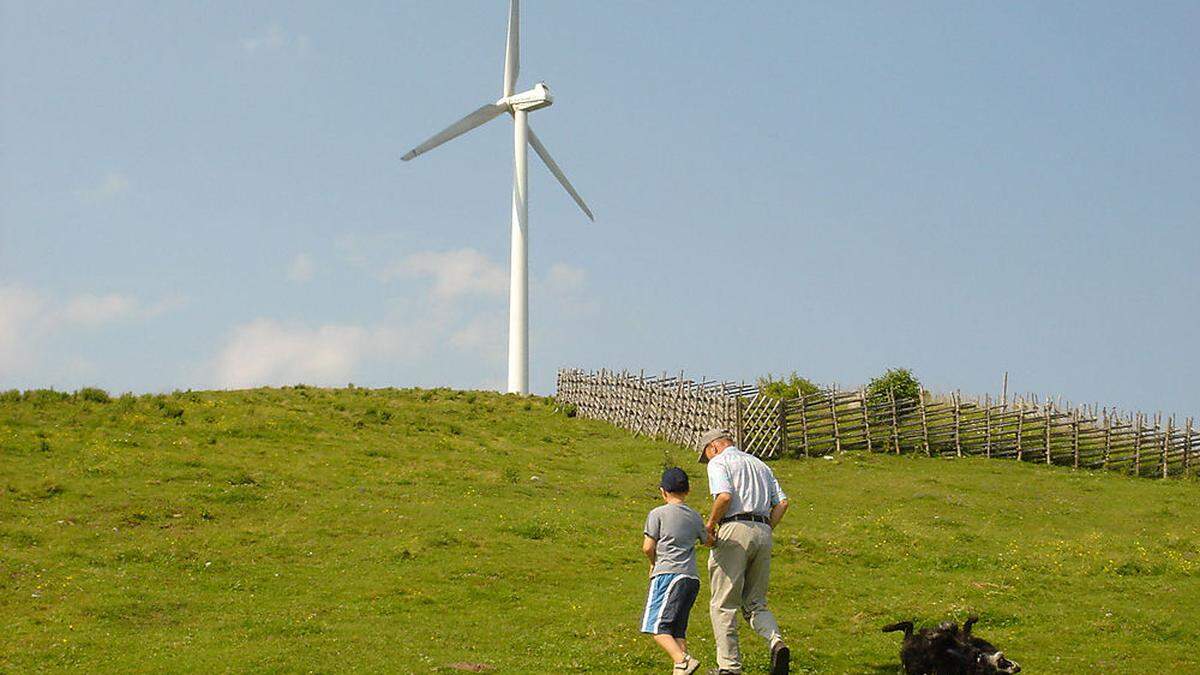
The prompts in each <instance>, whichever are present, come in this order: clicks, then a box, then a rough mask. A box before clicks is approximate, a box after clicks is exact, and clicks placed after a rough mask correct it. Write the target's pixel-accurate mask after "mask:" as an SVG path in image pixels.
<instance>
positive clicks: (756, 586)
mask: <svg viewBox="0 0 1200 675" xmlns="http://www.w3.org/2000/svg"><path fill="white" fill-rule="evenodd" d="M708 576H709V586H710V587H711V588H712V600H711V601H710V602H709V606H708V611H709V615H710V616H711V618H712V627H713V639H714V640H715V641H716V643H717V667H719V668H722V669H724V670H732V671H734V672H741V670H742V657H741V652H740V650H739V649H738V611H739V610H740V611H741V612H742V614H743V615H745V617H746V621H748V622H749V623H750V627H751V628H753V629H754V632H756V633H758V634H759V635H761V636H763V638H764V639H766V640H767V641H768V642H770V641H772V640H774V639H775V637H776V636H778V635H779V624H778V623H776V622H775V616H774V615H772V614H771V612H770V611H769V610H768V609H767V585H768V584H769V583H770V580H771V526H770V525H766V524H764V523H755V522H750V521H736V520H735V521H732V522H728V523H725V524H724V525H722V526H721V527H720V529H718V530H717V543H716V545H714V546H713V549H712V553H710V554H709V556H708Z"/></svg>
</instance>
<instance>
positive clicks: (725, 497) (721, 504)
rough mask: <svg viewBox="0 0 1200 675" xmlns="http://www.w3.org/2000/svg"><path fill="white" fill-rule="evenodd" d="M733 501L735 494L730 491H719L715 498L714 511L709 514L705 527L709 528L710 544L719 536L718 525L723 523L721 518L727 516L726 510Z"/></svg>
mask: <svg viewBox="0 0 1200 675" xmlns="http://www.w3.org/2000/svg"><path fill="white" fill-rule="evenodd" d="M732 501H733V495H731V494H729V493H728V492H721V493H719V494H718V495H717V496H716V498H715V499H713V505H712V513H710V514H709V515H708V523H707V524H706V525H705V526H704V529H706V530H708V539H709V545H710V546H711V545H712V542H713V541H715V540H716V538H717V527H718V526H719V525H720V524H721V519H722V518H724V517H725V512H726V511H728V510H729V502H732Z"/></svg>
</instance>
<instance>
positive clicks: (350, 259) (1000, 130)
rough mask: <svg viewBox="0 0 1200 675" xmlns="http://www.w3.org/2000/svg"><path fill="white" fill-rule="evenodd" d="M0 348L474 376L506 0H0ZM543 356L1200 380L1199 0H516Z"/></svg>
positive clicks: (815, 369)
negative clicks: (475, 122) (487, 110)
mask: <svg viewBox="0 0 1200 675" xmlns="http://www.w3.org/2000/svg"><path fill="white" fill-rule="evenodd" d="M0 8H2V9H0V12H2V13H0V387H33V386H55V387H59V388H75V387H77V386H81V385H85V384H98V385H100V386H104V387H107V388H110V389H113V390H117V391H122V390H134V391H157V390H169V389H173V388H188V387H191V388H201V387H239V386H247V385H253V384H286V383H293V382H299V381H303V382H308V383H314V384H345V383H346V382H351V381H353V382H355V383H356V384H361V385H370V386H387V385H397V386H408V385H419V386H430V385H442V384H444V385H450V386H456V387H492V388H498V387H501V386H502V385H503V382H504V379H505V368H506V365H505V349H506V339H507V333H506V312H507V270H508V228H509V226H508V209H509V199H510V185H511V180H512V166H511V124H510V123H509V122H508V121H507V117H502V118H499V119H498V120H497V121H494V122H492V123H490V124H489V125H487V126H485V127H483V128H481V129H478V130H476V131H474V132H471V133H470V134H469V135H467V136H464V137H462V138H460V139H457V140H455V141H453V142H451V143H449V144H447V145H446V146H443V147H441V148H438V149H436V150H434V151H433V152H431V153H429V154H428V155H425V156H422V157H420V158H418V159H417V160H415V161H413V162H409V163H403V162H400V161H399V157H400V155H401V154H403V153H404V152H405V151H407V150H408V149H409V148H411V147H412V146H413V145H415V144H416V143H418V142H420V141H421V140H423V139H424V138H426V137H427V136H428V135H430V134H432V133H433V132H435V131H437V130H439V129H441V128H442V127H444V126H445V125H447V124H448V123H450V122H451V121H453V120H455V119H457V118H458V117H459V116H461V115H463V114H465V113H466V112H468V111H470V110H473V109H474V108H476V107H478V106H479V105H480V104H482V103H484V102H489V101H492V100H495V99H496V98H497V97H498V96H499V95H500V87H501V72H502V69H503V43H504V25H505V17H506V12H507V8H506V3H505V2H503V1H502V0H496V1H494V2H478V1H476V2H436V3H434V2H423V3H397V2H376V3H370V2H362V3H354V4H353V5H352V6H342V5H338V4H335V3H309V2H257V3H194V4H190V5H189V4H185V3H149V2H109V3H98V2H96V3H80V2H70V3H68V2H45V3H42V2H38V3H34V2H12V1H10V0H0ZM523 10H524V11H523V14H524V16H523V25H522V29H523V43H522V73H521V80H520V85H522V88H524V87H528V86H531V85H532V84H534V83H535V82H537V81H539V80H544V81H545V82H547V83H548V84H549V85H550V87H551V88H552V90H553V92H554V95H555V104H554V106H552V107H551V108H548V109H546V110H542V111H538V112H535V113H533V114H532V115H531V123H532V125H533V126H534V127H535V128H536V129H537V131H538V133H539V135H540V136H541V138H542V139H543V141H544V142H545V143H546V144H547V145H548V147H549V148H550V150H551V152H552V153H553V154H554V155H555V157H556V159H557V160H558V161H559V163H560V164H561V165H562V166H563V167H564V169H565V170H566V172H567V174H568V175H569V176H570V177H571V179H572V181H573V182H574V183H575V185H576V187H577V188H578V189H579V190H580V191H581V192H582V193H583V195H584V197H585V198H586V199H587V200H588V202H589V204H590V205H591V206H592V208H593V210H594V211H595V212H596V215H597V221H596V223H595V224H590V223H588V222H587V220H586V219H585V218H584V217H583V216H582V215H581V214H579V213H578V211H577V210H576V207H575V206H574V204H573V203H572V202H571V201H570V198H569V197H568V196H567V195H566V194H565V193H564V192H563V191H562V190H561V189H560V188H559V187H558V186H557V185H556V184H555V183H554V181H553V178H552V177H551V176H550V175H549V173H548V172H547V171H546V170H545V169H544V167H542V166H541V165H540V164H538V163H536V159H535V158H533V157H532V156H531V169H530V174H531V178H530V180H531V187H530V193H531V206H530V232H531V235H530V236H531V244H530V259H531V269H532V299H531V324H532V329H531V331H532V333H531V351H532V369H531V371H532V372H531V381H532V385H533V388H534V389H535V390H536V391H539V392H542V393H549V392H550V391H551V390H552V388H553V377H554V371H555V369H556V368H557V367H559V366H564V365H577V366H582V367H602V366H603V367H615V368H631V369H635V370H636V369H639V368H646V369H647V370H651V371H658V370H671V371H677V370H679V369H687V370H688V371H689V372H691V373H694V374H696V375H707V376H709V377H728V378H733V379H742V378H746V379H750V378H753V377H754V376H755V375H758V374H761V373H764V372H767V371H774V372H779V371H790V370H797V371H799V372H801V373H803V374H805V375H807V376H809V377H810V378H812V379H814V380H817V381H820V382H825V383H830V382H837V383H840V384H842V385H855V384H859V383H862V382H864V381H866V380H867V379H869V378H870V377H871V376H872V375H875V374H877V373H879V372H880V371H882V370H883V369H885V368H886V367H889V366H906V367H910V368H913V369H914V370H915V371H916V372H917V374H918V375H919V376H921V377H922V379H923V380H924V381H925V383H926V384H927V385H928V386H930V387H932V388H935V389H940V390H948V389H954V388H961V389H962V390H963V391H964V392H971V393H984V392H988V391H996V390H998V388H999V383H1000V379H1001V376H1002V374H1003V373H1004V372H1005V371H1008V372H1009V374H1010V375H1009V376H1010V382H1011V385H1010V386H1011V389H1012V390H1016V391H1021V392H1025V391H1033V392H1037V393H1039V394H1045V393H1054V394H1061V395H1063V396H1065V397H1067V398H1070V399H1073V400H1076V401H1080V402H1084V401H1086V402H1092V401H1098V402H1100V403H1101V404H1115V405H1120V406H1122V407H1128V408H1140V409H1144V410H1149V411H1154V410H1159V409H1162V410H1164V411H1174V412H1179V413H1181V414H1194V413H1196V412H1200V387H1198V386H1197V384H1196V383H1197V382H1200V356H1198V355H1200V352H1198V351H1197V349H1196V343H1197V335H1198V334H1200V312H1198V311H1197V309H1198V307H1200V266H1197V264H1196V263H1197V254H1198V253H1200V230H1198V228H1197V225H1198V221H1200V218H1198V216H1200V189H1197V186H1198V185H1200V133H1198V132H1200V122H1198V120H1200V87H1197V85H1196V83H1197V82H1200V42H1198V41H1197V40H1196V39H1195V27H1196V26H1197V25H1200V5H1197V4H1195V3H1170V2H1158V3H1152V4H1150V5H1145V4H1142V3H1123V4H1121V3H1103V2H1055V3H957V2H945V3H935V2H927V3H893V2H862V3H825V4H820V5H817V4H809V3H792V2H786V3H784V2H780V3H767V2H763V3H752V4H745V3H693V2H687V3H685V2H670V3H644V2H603V3H598V2H594V3H582V2H545V1H544V0H528V1H527V2H526V3H525V4H524V7H523Z"/></svg>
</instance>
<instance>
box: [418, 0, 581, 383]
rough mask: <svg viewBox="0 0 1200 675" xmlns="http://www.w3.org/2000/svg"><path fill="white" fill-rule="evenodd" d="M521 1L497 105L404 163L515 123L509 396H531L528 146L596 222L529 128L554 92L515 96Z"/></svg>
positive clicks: (514, 4) (512, 14)
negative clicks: (479, 131) (482, 129)
mask: <svg viewBox="0 0 1200 675" xmlns="http://www.w3.org/2000/svg"><path fill="white" fill-rule="evenodd" d="M518 2H519V0H510V2H509V6H508V40H507V44H506V47H505V52H504V89H503V96H501V97H500V98H499V99H498V100H497V101H496V102H495V103H486V104H484V105H482V106H480V107H479V108H478V109H477V110H475V111H474V112H472V113H470V114H469V115H467V116H466V117H464V118H462V119H460V120H459V121H457V122H455V123H454V124H451V125H450V126H448V127H446V128H445V129H443V130H442V131H439V132H438V133H436V134H434V135H433V137H432V138H430V139H429V140H427V141H425V142H424V143H422V144H420V145H418V146H417V147H415V148H413V149H412V150H409V151H408V153H407V154H405V155H404V156H403V157H401V158H400V159H402V160H404V161H406V162H407V161H408V160H410V159H413V158H414V157H416V156H417V155H421V154H423V153H426V152H429V151H430V150H432V149H434V148H436V147H437V146H439V145H441V144H443V143H445V142H446V141H449V140H451V139H453V138H457V137H458V136H461V135H463V134H465V133H467V132H468V131H470V130H472V129H474V128H475V127H478V126H481V125H483V124H485V123H487V122H489V121H491V120H493V119H495V118H496V117H499V116H500V115H501V114H503V113H508V114H510V115H512V118H513V199H512V254H511V258H510V265H511V268H510V271H509V286H508V391H509V393H517V394H528V393H529V264H528V253H529V246H528V235H529V192H528V191H527V189H526V186H527V184H528V182H529V181H528V179H529V171H528V164H527V163H526V159H527V157H528V153H527V146H533V151H534V152H536V153H537V154H538V157H541V158H542V161H543V162H545V163H546V168H548V169H550V173H552V174H554V177H555V178H557V179H558V182H559V183H561V184H562V186H563V187H564V188H565V189H566V190H567V193H568V194H570V195H571V198H572V199H574V200H575V203H576V204H578V205H579V208H581V209H583V212H584V213H585V214H587V217H588V219H589V220H592V221H594V220H595V217H594V216H592V211H591V209H589V208H588V206H587V204H586V203H584V201H583V197H580V196H579V193H578V192H576V191H575V188H574V187H573V186H572V185H571V181H569V180H567V176H566V174H564V173H563V171H562V169H560V168H559V167H558V164H557V163H556V162H555V161H554V158H553V157H551V156H550V152H549V151H548V150H546V146H545V145H542V142H541V141H540V140H538V137H537V134H535V133H533V129H530V128H529V113H531V112H533V111H534V110H539V109H541V108H545V107H547V106H549V105H550V104H551V103H553V102H554V99H553V98H552V97H551V96H550V89H549V88H548V87H547V86H546V84H545V83H544V82H538V83H537V84H536V85H534V87H533V89H530V90H528V91H523V92H521V93H519V94H517V93H513V89H514V88H515V86H516V84H517V72H518V71H520V69H521V45H520V8H519V6H518Z"/></svg>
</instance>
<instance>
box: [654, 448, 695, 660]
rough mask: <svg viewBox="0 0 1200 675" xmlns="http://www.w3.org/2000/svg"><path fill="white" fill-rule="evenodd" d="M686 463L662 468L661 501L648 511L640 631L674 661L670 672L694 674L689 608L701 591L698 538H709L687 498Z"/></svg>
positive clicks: (688, 488)
mask: <svg viewBox="0 0 1200 675" xmlns="http://www.w3.org/2000/svg"><path fill="white" fill-rule="evenodd" d="M690 491H691V490H690V487H689V485H688V476H687V473H685V472H684V470H683V469H680V468H678V467H672V468H670V469H667V470H666V471H664V472H663V475H662V482H661V483H660V484H659V492H660V493H661V494H662V498H663V501H664V502H666V503H665V504H663V505H662V506H659V507H657V508H655V509H654V510H652V511H650V515H648V516H647V517H646V528H645V530H644V534H645V538H644V539H643V540H642V552H643V553H645V554H646V557H647V558H649V559H650V593H649V595H648V597H647V598H646V611H645V613H643V614H642V632H643V633H649V634H651V635H653V636H654V641H655V642H657V643H658V646H659V647H662V648H663V651H665V652H666V653H667V655H668V656H670V657H671V661H672V662H673V663H674V664H675V667H674V669H673V670H672V671H671V672H672V675H692V673H695V672H696V670H697V669H699V668H700V662H699V661H697V660H696V659H695V658H693V657H692V655H691V654H688V652H687V625H688V614H689V613H690V612H691V611H692V603H694V602H695V601H696V594H697V593H699V592H700V575H699V573H698V572H697V571H696V542H697V541H707V540H708V539H707V532H706V531H705V529H704V521H703V520H702V519H701V518H700V514H699V513H696V512H695V511H693V510H692V509H691V508H689V507H688V506H687V505H686V504H684V501H685V500H686V499H687V496H688V492H690Z"/></svg>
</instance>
